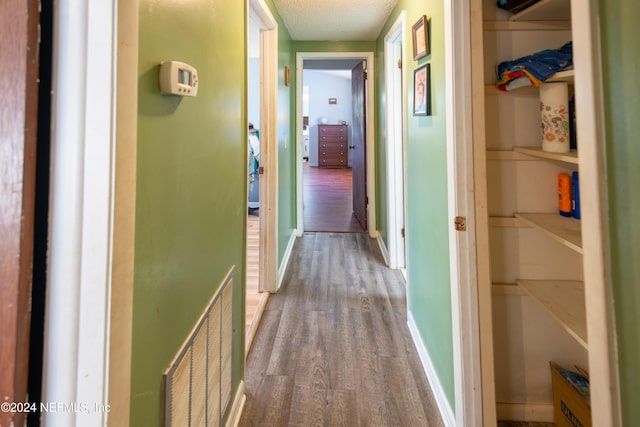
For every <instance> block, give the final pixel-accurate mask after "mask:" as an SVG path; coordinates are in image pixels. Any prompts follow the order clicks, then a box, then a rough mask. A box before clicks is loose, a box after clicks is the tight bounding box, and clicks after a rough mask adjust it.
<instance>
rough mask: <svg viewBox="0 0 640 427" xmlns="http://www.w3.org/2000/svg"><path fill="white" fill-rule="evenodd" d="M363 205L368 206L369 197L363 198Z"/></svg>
mask: <svg viewBox="0 0 640 427" xmlns="http://www.w3.org/2000/svg"><path fill="white" fill-rule="evenodd" d="M364 204H365V205H368V204H369V196H367V197H365V198H364Z"/></svg>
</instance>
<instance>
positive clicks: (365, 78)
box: [362, 71, 367, 80]
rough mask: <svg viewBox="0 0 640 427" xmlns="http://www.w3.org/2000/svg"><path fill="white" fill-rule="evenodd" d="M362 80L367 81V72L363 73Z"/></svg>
mask: <svg viewBox="0 0 640 427" xmlns="http://www.w3.org/2000/svg"><path fill="white" fill-rule="evenodd" d="M362 78H363V79H364V80H367V72H366V71H363V72H362Z"/></svg>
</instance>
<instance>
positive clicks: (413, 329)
mask: <svg viewBox="0 0 640 427" xmlns="http://www.w3.org/2000/svg"><path fill="white" fill-rule="evenodd" d="M407 325H408V326H409V332H410V333H411V338H413V343H414V345H415V346H416V350H418V355H419V356H420V361H421V362H422V367H423V368H424V372H425V374H426V375H427V379H428V380H429V386H430V387H431V391H432V392H433V397H434V398H435V400H436V404H437V405H438V410H439V411H440V415H441V416H442V421H443V422H444V425H445V426H448V427H453V426H455V425H456V417H455V415H454V413H453V409H451V405H450V404H449V399H448V398H447V393H445V391H444V388H443V387H442V383H441V382H440V378H438V374H437V372H436V368H435V366H433V362H432V361H431V357H430V356H429V351H428V350H427V347H426V346H425V345H424V341H422V336H421V335H420V331H419V330H418V325H416V321H415V319H414V318H413V315H412V314H411V312H410V311H408V312H407ZM478 425H481V424H478Z"/></svg>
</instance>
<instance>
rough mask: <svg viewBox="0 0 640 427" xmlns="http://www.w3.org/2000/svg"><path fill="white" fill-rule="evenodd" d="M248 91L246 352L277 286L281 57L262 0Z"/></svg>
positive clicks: (256, 11) (251, 26)
mask: <svg viewBox="0 0 640 427" xmlns="http://www.w3.org/2000/svg"><path fill="white" fill-rule="evenodd" d="M247 23H248V25H247V32H248V34H247V40H248V58H247V64H248V70H247V71H248V72H247V75H248V91H247V92H248V96H247V155H248V161H252V162H253V163H252V164H250V165H249V167H248V172H249V174H248V177H247V186H248V188H247V190H248V196H247V241H246V244H247V254H246V255H247V258H246V259H247V262H246V264H245V265H246V271H245V274H246V277H245V284H246V286H245V325H246V326H245V337H246V341H245V343H246V344H245V354H246V353H247V352H248V351H249V349H250V347H251V342H252V340H253V336H254V335H255V331H256V330H257V327H258V324H259V323H260V317H261V315H262V311H263V310H264V307H265V305H266V301H267V298H268V296H269V293H270V292H275V291H276V265H277V246H276V243H277V242H276V216H275V215H274V214H273V213H272V211H273V209H271V207H273V206H276V195H277V191H276V190H277V176H278V162H277V139H276V126H277V117H276V113H277V111H278V109H277V91H278V79H277V72H276V71H277V66H276V64H277V58H278V56H277V55H278V26H277V23H276V21H275V19H274V18H273V15H272V14H271V12H270V11H269V8H268V7H266V5H265V4H264V3H263V2H262V1H260V0H250V1H249V13H248V17H247Z"/></svg>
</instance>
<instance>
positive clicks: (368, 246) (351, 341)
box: [240, 233, 442, 426]
mask: <svg viewBox="0 0 640 427" xmlns="http://www.w3.org/2000/svg"><path fill="white" fill-rule="evenodd" d="M406 323H407V316H406V303H405V285H404V281H403V279H402V276H401V275H400V273H399V272H397V271H393V270H389V269H388V268H386V266H385V265H384V263H383V261H382V257H381V256H380V254H379V251H378V248H377V245H376V243H375V240H372V239H370V238H369V237H368V235H367V234H364V233H345V234H338V233H305V234H304V235H303V237H302V238H299V239H298V240H297V241H296V243H295V246H294V249H293V254H292V259H291V264H290V265H289V269H288V271H287V273H286V276H285V279H284V282H283V285H282V288H281V290H280V292H279V293H277V294H274V295H272V296H271V298H270V299H269V302H268V304H267V307H266V310H265V312H264V314H263V317H262V321H261V323H260V326H259V329H258V333H257V335H256V337H255V340H254V342H253V346H252V348H251V351H250V353H249V355H248V358H247V365H246V372H245V382H246V389H245V393H246V396H247V401H246V404H245V407H244V410H243V414H242V418H241V420H240V425H241V426H258V425H259V426H286V425H299V426H310V425H314V426H316V425H325V426H339V425H344V426H358V425H361V426H389V425H400V426H417V425H420V426H440V425H442V422H441V420H440V415H439V412H438V409H437V407H436V404H435V401H434V399H433V396H432V394H431V390H430V388H429V385H428V383H427V379H426V377H425V374H424V371H423V368H422V366H421V363H420V360H419V357H418V354H417V352H416V350H415V347H414V345H413V342H412V340H411V337H410V334H409V330H408V328H407V326H406Z"/></svg>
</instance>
